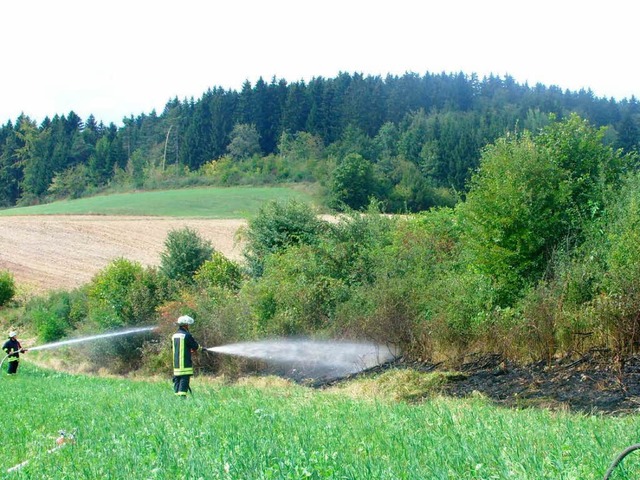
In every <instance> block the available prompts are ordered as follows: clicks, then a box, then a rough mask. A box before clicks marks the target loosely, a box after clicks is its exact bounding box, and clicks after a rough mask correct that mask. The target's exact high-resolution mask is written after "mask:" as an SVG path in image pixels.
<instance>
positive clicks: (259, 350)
mask: <svg viewBox="0 0 640 480" xmlns="http://www.w3.org/2000/svg"><path fill="white" fill-rule="evenodd" d="M205 350H207V351H210V352H216V353H222V354H227V355H234V356H239V357H245V358H250V359H254V360H262V361H264V362H266V363H270V364H273V365H276V366H279V367H286V368H289V369H290V375H291V376H293V377H297V378H301V379H302V378H325V379H335V378H341V377H345V376H347V375H351V374H354V373H358V372H361V371H363V370H367V369H369V368H372V367H375V366H377V365H380V364H382V363H385V362H388V361H390V360H392V359H394V358H396V356H397V351H396V349H395V348H392V347H388V346H383V345H377V344H374V343H367V342H347V341H335V340H334V341H329V340H310V339H286V338H285V339H270V340H262V341H256V342H242V343H234V344H231V345H222V346H219V347H212V348H207V349H205Z"/></svg>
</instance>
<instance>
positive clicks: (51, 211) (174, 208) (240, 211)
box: [0, 187, 311, 218]
mask: <svg viewBox="0 0 640 480" xmlns="http://www.w3.org/2000/svg"><path fill="white" fill-rule="evenodd" d="M288 199H297V200H300V201H307V202H310V201H311V196H310V195H309V194H307V193H305V192H304V191H302V190H300V189H293V188H285V187H229V188H220V187H205V188H187V189H180V190H162V191H156V190H154V191H148V192H136V193H117V194H113V195H98V196H95V197H87V198H79V199H76V200H63V201H58V202H53V203H49V204H44V205H34V206H30V207H18V208H9V209H5V210H0V215H89V214H95V215H157V216H170V217H205V218H248V217H251V216H255V214H256V212H257V211H258V209H259V208H260V207H261V206H262V205H264V204H265V203H267V202H269V201H271V200H282V201H285V200H288Z"/></svg>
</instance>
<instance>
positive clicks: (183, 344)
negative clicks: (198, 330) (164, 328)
mask: <svg viewBox="0 0 640 480" xmlns="http://www.w3.org/2000/svg"><path fill="white" fill-rule="evenodd" d="M172 340H173V374H174V375H175V376H178V375H193V363H191V351H192V350H193V351H195V350H197V349H198V347H199V345H198V342H196V340H195V338H193V336H192V335H191V333H189V331H188V330H186V329H184V328H182V327H180V328H179V329H178V331H177V332H176V333H174V334H173V337H172Z"/></svg>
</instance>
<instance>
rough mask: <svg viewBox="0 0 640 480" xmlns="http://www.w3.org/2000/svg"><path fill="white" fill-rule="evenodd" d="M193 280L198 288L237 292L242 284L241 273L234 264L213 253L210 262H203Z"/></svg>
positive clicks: (221, 255)
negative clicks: (224, 289)
mask: <svg viewBox="0 0 640 480" xmlns="http://www.w3.org/2000/svg"><path fill="white" fill-rule="evenodd" d="M193 278H194V280H195V282H196V285H197V286H199V287H200V288H205V289H207V288H211V287H221V288H228V289H230V290H237V289H238V288H240V283H241V282H242V271H241V269H240V266H239V265H238V264H237V263H236V262H233V261H232V260H229V259H228V258H227V257H225V256H224V255H223V254H221V253H219V252H213V255H212V256H211V260H207V261H205V262H204V263H203V264H202V266H201V267H200V268H199V269H198V271H197V272H196V273H195V275H194V277H193Z"/></svg>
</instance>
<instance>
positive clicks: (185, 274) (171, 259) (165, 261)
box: [160, 227, 214, 283]
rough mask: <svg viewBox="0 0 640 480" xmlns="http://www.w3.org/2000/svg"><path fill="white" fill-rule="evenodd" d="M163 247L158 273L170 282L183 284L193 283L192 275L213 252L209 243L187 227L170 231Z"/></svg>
mask: <svg viewBox="0 0 640 480" xmlns="http://www.w3.org/2000/svg"><path fill="white" fill-rule="evenodd" d="M164 245H165V250H164V251H163V252H162V253H161V254H160V259H161V262H160V271H161V272H162V273H163V274H164V275H165V276H166V277H167V278H169V279H171V280H175V281H178V282H185V283H191V282H192V281H193V275H194V274H195V273H196V272H197V271H198V269H199V268H200V267H201V266H202V264H203V263H204V262H206V261H207V260H209V259H211V256H212V254H213V252H214V249H213V247H212V246H211V242H209V241H207V240H204V239H202V238H201V237H200V236H199V235H198V232H196V231H195V230H192V229H190V228H189V227H185V228H182V229H179V230H172V231H170V232H169V234H168V235H167V239H166V240H165V242H164Z"/></svg>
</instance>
